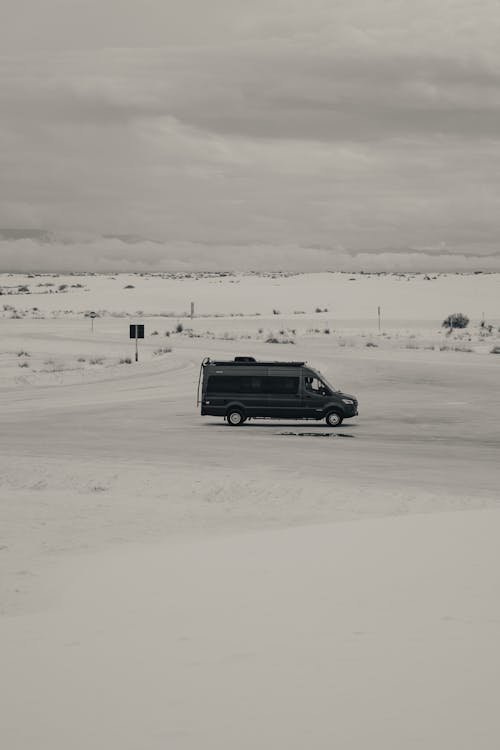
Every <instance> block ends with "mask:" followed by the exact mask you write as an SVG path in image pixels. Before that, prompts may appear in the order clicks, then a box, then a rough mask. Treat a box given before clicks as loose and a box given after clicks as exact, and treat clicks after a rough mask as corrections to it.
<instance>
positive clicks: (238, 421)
mask: <svg viewBox="0 0 500 750" xmlns="http://www.w3.org/2000/svg"><path fill="white" fill-rule="evenodd" d="M226 419H227V423H228V425H231V427H239V426H240V425H242V424H243V422H244V421H245V415H244V414H243V412H242V411H241V409H229V411H228V412H227V414H226Z"/></svg>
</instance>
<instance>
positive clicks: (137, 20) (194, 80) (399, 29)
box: [0, 0, 500, 268]
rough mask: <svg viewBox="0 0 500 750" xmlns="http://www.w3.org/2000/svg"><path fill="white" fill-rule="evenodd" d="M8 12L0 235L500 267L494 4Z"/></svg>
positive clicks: (112, 5) (274, 2)
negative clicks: (317, 251)
mask: <svg viewBox="0 0 500 750" xmlns="http://www.w3.org/2000/svg"><path fill="white" fill-rule="evenodd" d="M7 5H8V14H10V18H11V21H12V23H11V25H10V28H9V34H6V31H5V28H4V29H3V30H0V41H2V42H3V43H4V44H3V47H2V48H3V49H7V50H9V49H10V50H11V53H10V57H9V56H8V55H7V54H6V55H5V56H4V57H3V58H2V61H1V62H0V110H1V111H2V121H1V124H0V159H1V162H2V180H1V182H0V227H7V228H10V227H14V228H16V227H17V228H32V229H38V228H43V229H44V230H46V231H56V232H59V233H60V232H66V233H75V232H80V233H83V234H87V235H89V236H90V237H95V236H98V237H99V236H103V235H132V234H133V235H137V236H139V237H151V238H154V239H156V240H159V241H160V242H161V243H163V244H164V245H165V246H166V247H178V248H181V247H187V246H190V245H193V246H198V245H199V246H200V247H206V248H216V247H219V246H223V247H239V246H242V247H246V248H252V252H258V251H257V250H256V248H259V247H267V248H273V247H274V248H277V250H276V252H277V253H278V252H279V251H278V249H279V248H284V247H299V248H304V247H319V248H322V249H324V251H325V253H330V254H333V255H328V256H325V262H327V260H328V259H330V258H334V259H335V257H336V256H335V253H337V252H338V248H339V247H343V248H347V250H348V253H349V257H353V254H355V253H356V252H358V253H359V252H366V253H372V252H373V253H382V252H385V249H386V248H394V254H397V253H398V252H401V253H403V255H404V254H405V253H406V252H408V248H425V247H429V246H439V245H440V244H442V243H444V245H445V246H446V248H447V253H446V255H447V256H448V255H449V254H452V255H453V254H455V255H456V262H457V264H460V263H461V261H460V259H459V256H460V255H461V254H463V253H466V254H468V253H471V254H480V255H482V256H486V255H488V254H489V255H494V254H495V253H497V252H499V251H498V246H497V238H498V236H499V231H500V212H499V211H498V196H499V188H500V177H499V174H498V170H497V168H496V164H497V163H498V159H499V157H500V139H499V136H498V132H497V130H498V127H497V124H498V121H499V115H500V93H499V92H500V86H499V83H500V53H499V51H498V44H497V41H498V40H497V33H496V30H495V24H494V23H492V20H494V19H495V18H496V17H498V15H499V14H498V8H497V6H496V5H495V4H493V2H491V0H484V2H481V3H474V2H471V3H469V4H467V6H466V5H464V4H463V3H462V2H458V0H443V1H442V2H440V3H435V2H432V3H431V2H430V0H422V2H421V3H418V4H415V3H410V2H409V0H405V1H403V0H391V2H385V1H384V2H382V0H371V1H370V2H356V3H352V2H347V0H339V2H336V3H335V4H332V3H331V2H326V1H323V0H311V2H310V3H308V4H307V7H306V6H305V5H304V3H303V2H299V1H298V0H287V2H284V0H283V1H282V0H267V2H264V1H263V0H256V2H254V3H251V4H248V3H244V2H240V0H231V2H229V0H217V3H216V6H217V7H216V8H212V5H211V4H207V3H205V2H203V3H202V2H201V0H187V1H186V4H185V6H184V4H183V6H182V7H181V6H180V5H179V4H178V3H175V4H173V3H172V2H169V0H162V2H159V0H150V2H148V12H147V13H145V12H144V9H143V8H142V7H141V8H139V6H138V5H137V3H134V2H131V1H129V0H120V3H118V2H117V0H101V2H100V3H97V2H95V1H94V0H86V1H85V2H83V1H81V0H75V2H73V3H71V12H69V10H68V8H69V6H68V7H66V6H64V4H61V3H60V2H57V3H56V2H55V0H47V3H44V4H42V5H43V12H42V10H41V9H40V4H35V3H34V2H32V1H31V0H22V2H20V0H17V4H14V3H13V2H12V3H11V2H10V0H7ZM208 5H210V8H212V10H211V11H210V12H209V10H207V7H208ZM18 6H19V7H18ZM21 6H22V7H21ZM62 6H64V7H62ZM28 7H29V9H30V11H31V16H30V17H31V18H32V25H33V26H34V27H37V30H38V36H37V37H36V38H34V37H33V38H32V40H31V45H30V47H29V49H28V48H27V41H26V39H25V38H24V37H23V36H22V34H21V33H20V31H19V30H20V29H22V24H21V15H20V14H21V10H23V13H25V12H26V11H27V8H28ZM19 8H21V10H19ZM51 8H52V10H53V11H54V13H56V17H57V19H58V23H57V24H52V23H50V24H49V23H48V21H47V18H49V17H52V16H51ZM215 11H217V13H216V12H215ZM193 18H196V19H197V23H196V24H194V23H193ZM99 19H100V25H96V24H97V22H98V21H99ZM200 25H201V26H202V27H203V33H201V30H200ZM16 29H18V31H17V32H16ZM16 34H17V36H16ZM28 37H29V35H28ZM68 40H70V41H68ZM48 47H50V48H51V49H52V51H51V53H50V54H48V53H47V51H46V49H47V48H48ZM68 47H69V48H71V49H68ZM14 49H16V50H17V52H18V54H17V56H16V55H14V53H13V52H12V50H14ZM183 243H184V245H183ZM136 250H139V247H137V248H136ZM87 251H88V247H87ZM43 252H47V253H49V248H48V246H45V245H44V248H43ZM82 252H83V250H82ZM144 252H145V253H147V249H146V247H145V248H144ZM211 252H213V253H214V254H215V252H216V251H215V250H213V249H212V250H211ZM422 252H423V256H422V257H425V251H422ZM147 257H149V255H148V256H147ZM214 257H215V255H214ZM276 257H278V256H276ZM306 257H307V258H309V259H312V254H311V253H308V254H306ZM96 262H97V261H96ZM124 262H134V261H128V260H127V259H126V258H124ZM144 262H148V261H147V260H146V259H145V261H144ZM311 262H313V261H312V260H311ZM412 262H413V261H412ZM3 267H4V259H3V258H2V257H1V256H0V268H3Z"/></svg>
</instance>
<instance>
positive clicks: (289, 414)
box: [266, 370, 302, 419]
mask: <svg viewBox="0 0 500 750" xmlns="http://www.w3.org/2000/svg"><path fill="white" fill-rule="evenodd" d="M299 384H300V380H299V373H298V372H290V371H289V370H288V371H286V372H281V373H280V372H279V371H273V370H270V371H269V375H268V376H267V378H266V386H267V391H268V415H269V416H270V417H281V418H282V419H283V418H285V419H293V418H294V417H299V416H300V415H301V411H302V410H301V398H300V391H299Z"/></svg>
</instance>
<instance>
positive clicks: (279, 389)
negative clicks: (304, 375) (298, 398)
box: [266, 375, 299, 396]
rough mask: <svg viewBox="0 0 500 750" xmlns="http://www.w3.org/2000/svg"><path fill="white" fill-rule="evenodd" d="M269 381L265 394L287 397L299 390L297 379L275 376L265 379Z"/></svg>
mask: <svg viewBox="0 0 500 750" xmlns="http://www.w3.org/2000/svg"><path fill="white" fill-rule="evenodd" d="M266 380H268V381H269V388H268V391H267V393H275V394H276V393H282V394H286V395H288V396H291V395H294V394H295V393H297V392H298V390H299V379H298V378H293V377H285V376H281V375H279V376H277V377H269V378H266Z"/></svg>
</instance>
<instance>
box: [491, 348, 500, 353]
mask: <svg viewBox="0 0 500 750" xmlns="http://www.w3.org/2000/svg"><path fill="white" fill-rule="evenodd" d="M490 354H500V346H494V347H493V349H490Z"/></svg>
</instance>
